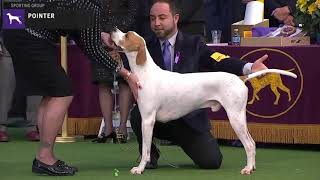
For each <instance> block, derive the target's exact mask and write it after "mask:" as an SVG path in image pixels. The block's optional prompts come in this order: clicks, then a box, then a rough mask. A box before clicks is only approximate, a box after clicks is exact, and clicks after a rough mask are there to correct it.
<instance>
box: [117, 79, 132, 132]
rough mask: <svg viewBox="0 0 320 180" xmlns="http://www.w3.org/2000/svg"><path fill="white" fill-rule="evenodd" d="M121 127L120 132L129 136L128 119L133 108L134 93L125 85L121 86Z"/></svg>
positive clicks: (121, 84)
mask: <svg viewBox="0 0 320 180" xmlns="http://www.w3.org/2000/svg"><path fill="white" fill-rule="evenodd" d="M119 86H120V87H119V106H120V126H119V132H120V133H123V134H124V135H127V119H128V115H129V111H130V109H131V107H132V93H131V90H130V88H129V86H128V85H127V84H125V83H120V85H119Z"/></svg>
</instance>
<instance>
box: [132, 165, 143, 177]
mask: <svg viewBox="0 0 320 180" xmlns="http://www.w3.org/2000/svg"><path fill="white" fill-rule="evenodd" d="M130 172H131V174H134V175H135V174H137V175H140V174H142V173H143V169H141V168H139V167H133V168H132V169H131V170H130Z"/></svg>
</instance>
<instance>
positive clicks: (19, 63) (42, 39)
mask: <svg viewBox="0 0 320 180" xmlns="http://www.w3.org/2000/svg"><path fill="white" fill-rule="evenodd" d="M38 1H39V2H50V3H51V6H54V7H55V8H60V9H65V10H69V9H72V10H78V9H85V10H88V11H90V12H93V13H92V14H93V15H92V17H91V18H92V21H93V22H94V23H93V26H92V27H89V28H82V29H80V28H79V29H77V30H73V31H67V30H48V29H23V30H5V31H4V33H3V35H4V43H5V45H6V47H7V49H8V51H9V53H10V54H11V56H12V60H13V65H14V69H15V75H16V81H17V88H16V89H18V90H20V91H21V92H19V94H22V95H27V96H29V95H40V96H49V97H63V96H70V95H71V94H72V88H71V83H70V80H69V78H68V77H67V75H66V73H65V72H64V70H63V69H62V67H61V66H60V63H59V62H58V48H57V47H56V46H55V44H56V43H57V42H58V41H59V39H60V36H61V35H66V34H68V35H69V36H70V37H72V38H73V40H75V41H76V43H77V45H78V46H79V47H80V48H81V49H82V50H83V51H84V53H85V54H86V55H87V56H88V57H89V59H92V60H95V61H97V62H99V63H101V64H103V65H104V66H105V67H106V70H107V71H115V72H118V71H119V70H120V69H121V67H122V64H121V63H118V62H116V61H114V60H113V59H112V58H111V57H110V56H109V55H108V52H107V51H106V50H105V49H104V48H103V47H102V43H101V38H100V37H101V29H100V21H99V20H100V19H101V18H100V14H101V8H100V7H99V6H98V5H97V4H96V3H94V2H93V1H91V0H73V1H70V0H56V1H55V0H38ZM38 1H36V0H32V2H38Z"/></svg>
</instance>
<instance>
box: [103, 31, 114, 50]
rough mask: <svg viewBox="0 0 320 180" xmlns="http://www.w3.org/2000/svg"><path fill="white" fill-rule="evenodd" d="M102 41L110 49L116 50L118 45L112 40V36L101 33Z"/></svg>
mask: <svg viewBox="0 0 320 180" xmlns="http://www.w3.org/2000/svg"><path fill="white" fill-rule="evenodd" d="M101 40H102V42H103V44H104V45H106V46H107V47H108V48H110V49H116V47H117V46H116V45H115V44H114V42H113V41H112V39H111V35H110V34H109V33H105V32H102V33H101Z"/></svg>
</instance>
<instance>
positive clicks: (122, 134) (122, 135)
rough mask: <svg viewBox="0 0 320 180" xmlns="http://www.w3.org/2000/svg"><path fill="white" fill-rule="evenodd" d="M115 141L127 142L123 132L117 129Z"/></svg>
mask: <svg viewBox="0 0 320 180" xmlns="http://www.w3.org/2000/svg"><path fill="white" fill-rule="evenodd" d="M116 135H117V141H118V142H119V143H120V144H124V143H127V135H126V134H124V133H121V132H119V129H116Z"/></svg>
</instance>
